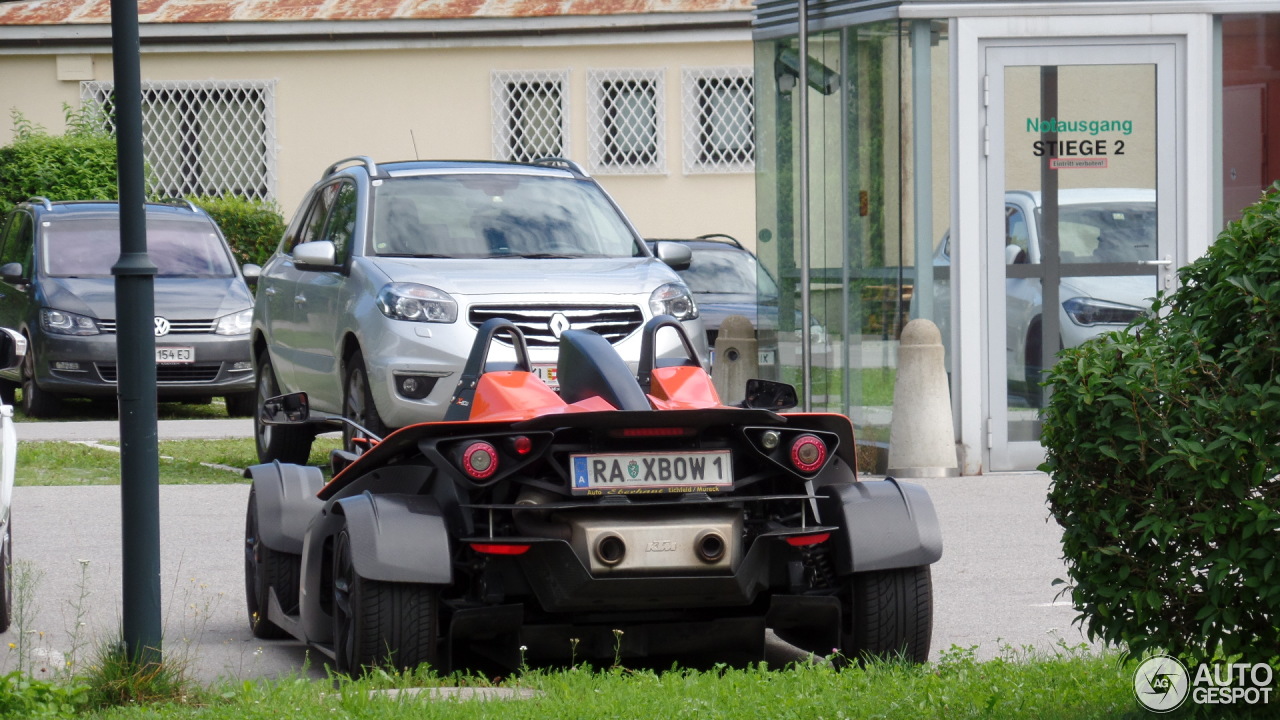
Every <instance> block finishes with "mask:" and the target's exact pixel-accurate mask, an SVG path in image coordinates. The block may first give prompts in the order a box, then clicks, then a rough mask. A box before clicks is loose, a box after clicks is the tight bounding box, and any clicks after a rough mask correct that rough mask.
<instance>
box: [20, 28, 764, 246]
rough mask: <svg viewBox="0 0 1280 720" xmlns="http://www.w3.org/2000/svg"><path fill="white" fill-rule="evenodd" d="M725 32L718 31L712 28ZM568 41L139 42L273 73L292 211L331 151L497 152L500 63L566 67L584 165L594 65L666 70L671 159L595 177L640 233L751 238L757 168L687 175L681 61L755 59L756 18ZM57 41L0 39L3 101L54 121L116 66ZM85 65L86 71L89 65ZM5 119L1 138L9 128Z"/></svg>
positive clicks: (376, 154) (280, 175) (255, 73)
mask: <svg viewBox="0 0 1280 720" xmlns="http://www.w3.org/2000/svg"><path fill="white" fill-rule="evenodd" d="M717 37H722V36H717ZM578 42H580V43H582V44H576V45H572V46H560V47H502V46H491V47H432V48H388V49H370V50H325V51H316V52H287V51H276V52H271V51H259V50H254V51H236V52H211V51H207V50H206V51H198V52H196V51H191V52H188V51H184V52H154V51H148V50H147V48H146V47H145V46H144V48H143V54H142V78H143V80H144V81H166V80H169V81H176V80H185V81H203V80H240V81H243V80H274V81H275V82H276V96H275V108H276V116H277V119H276V133H277V137H278V143H279V146H278V152H277V156H276V163H277V180H278V182H277V186H276V188H275V193H276V197H277V198H278V201H279V204H280V207H281V209H282V211H283V212H284V213H285V215H286V216H289V215H291V214H292V213H293V211H294V210H295V209H296V207H297V206H298V204H299V202H300V201H301V199H302V195H303V193H305V192H306V190H307V189H308V188H309V187H310V186H311V184H312V183H314V182H315V181H316V180H318V179H319V177H320V174H321V173H322V172H323V171H324V170H325V168H326V167H328V166H329V165H330V164H331V163H333V162H334V161H336V160H338V159H341V158H344V157H348V156H351V155H369V156H371V157H373V158H374V159H375V160H404V159H412V158H414V157H415V156H417V157H421V158H423V159H429V158H430V159H491V158H493V157H494V155H493V139H492V138H493V109H492V105H493V102H492V97H491V93H492V90H491V75H492V71H494V70H504V71H525V70H568V71H569V108H570V117H569V131H568V134H569V147H570V149H571V152H570V157H571V159H574V160H576V161H578V162H579V163H580V164H582V165H583V166H584V167H586V166H587V162H586V161H587V148H588V118H587V113H588V110H587V72H588V70H597V69H611V68H618V69H643V70H655V69H661V70H663V71H664V86H665V97H664V102H665V108H664V116H665V120H666V130H665V132H666V137H665V141H666V144H665V147H666V171H665V173H663V174H655V175H606V174H598V175H597V178H598V179H599V180H600V182H601V183H602V184H603V185H604V186H605V188H606V189H608V190H609V192H610V193H611V194H612V195H613V196H614V198H615V199H616V200H617V201H618V203H619V204H620V205H621V206H622V208H623V210H624V211H625V212H626V213H627V214H628V215H629V216H630V217H631V219H632V221H633V222H634V223H635V225H636V227H637V229H638V230H639V231H640V233H641V234H642V235H644V236H645V237H654V238H656V237H672V238H679V237H692V236H695V235H698V234H703V233H712V232H724V233H729V234H731V235H734V236H735V237H738V238H739V239H740V240H742V241H743V242H744V243H745V244H747V245H748V247H752V246H754V236H755V190H754V175H753V174H752V173H751V172H740V173H724V174H720V173H716V174H694V175H686V174H685V173H684V170H683V152H684V151H683V128H682V121H683V111H682V86H681V83H682V70H683V69H684V68H708V67H745V68H749V67H751V65H752V46H751V42H750V36H749V32H748V31H746V30H743V31H742V32H741V39H740V40H733V41H724V40H722V39H721V40H716V39H710V38H707V37H698V36H697V34H691V35H690V37H689V38H688V40H687V41H680V42H676V41H673V40H671V39H670V38H668V39H667V40H666V41H664V42H661V43H647V44H638V43H637V42H636V41H634V40H619V39H618V38H603V39H601V40H599V41H596V42H594V43H592V42H584V41H582V40H579V41H578ZM68 56H69V55H64V56H63V57H64V62H63V66H64V70H65V68H67V67H72V68H78V69H79V70H80V72H79V73H77V72H71V73H67V72H64V75H66V74H71V75H75V76H76V77H75V78H74V79H64V80H60V79H59V78H58V67H59V62H58V58H59V56H58V55H56V54H34V55H11V54H2V53H0V109H3V110H4V111H5V113H6V114H8V112H9V111H10V110H11V109H17V110H18V111H19V112H21V113H22V114H23V116H25V117H26V118H27V119H28V120H31V121H33V122H36V123H39V124H41V125H43V126H45V127H46V128H48V129H49V130H51V131H54V132H59V131H61V129H62V127H63V109H62V106H63V104H64V103H67V104H70V105H73V106H74V105H76V104H78V103H79V100H80V85H79V81H80V80H83V79H92V80H99V81H109V80H112V79H113V73H112V64H111V58H110V56H109V55H106V54H98V55H92V56H89V57H90V58H91V60H92V62H91V63H90V64H86V63H84V62H83V61H77V62H67V61H66V60H65V58H66V57H68ZM88 65H91V70H90V72H91V74H92V77H82V76H80V75H81V74H82V73H83V69H84V68H85V67H86V66H88ZM11 134H12V133H11V123H5V124H4V125H0V142H8V141H9V139H10V138H11Z"/></svg>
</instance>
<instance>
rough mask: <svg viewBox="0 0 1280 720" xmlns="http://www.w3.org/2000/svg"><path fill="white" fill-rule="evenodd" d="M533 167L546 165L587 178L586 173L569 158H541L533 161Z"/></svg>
mask: <svg viewBox="0 0 1280 720" xmlns="http://www.w3.org/2000/svg"><path fill="white" fill-rule="evenodd" d="M533 164H534V165H546V166H547V167H559V168H565V169H567V170H568V171H569V172H572V173H573V174H574V175H577V176H579V177H588V175H587V171H586V170H583V169H582V166H581V165H579V164H578V163H576V162H574V161H572V160H570V159H569V158H562V157H541V158H538V159H536V160H534V161H533Z"/></svg>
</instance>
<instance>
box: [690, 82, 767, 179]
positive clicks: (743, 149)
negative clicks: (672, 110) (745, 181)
mask: <svg viewBox="0 0 1280 720" xmlns="http://www.w3.org/2000/svg"><path fill="white" fill-rule="evenodd" d="M682 75H683V79H682V85H683V93H682V94H683V96H684V123H683V124H684V172H685V174H687V175H694V174H700V173H746V172H754V171H755V167H756V162H755V157H756V152H755V150H756V144H755V110H754V101H755V83H754V79H753V70H752V68H750V67H720V68H685V69H684V72H683V73H682ZM709 82H710V83H714V82H720V83H726V84H741V83H745V84H746V88H747V97H746V100H745V102H741V103H738V107H736V108H730V109H729V110H728V112H730V113H743V112H745V113H746V117H745V118H743V117H741V115H735V116H730V117H728V118H727V119H728V120H729V121H730V123H731V124H730V125H729V127H728V131H729V132H726V133H723V134H724V135H736V136H735V137H730V139H731V140H734V141H736V142H735V144H734V145H733V146H729V147H725V148H716V147H713V143H715V138H714V137H713V136H712V135H713V134H714V133H716V132H717V130H720V128H716V127H714V126H712V127H710V128H709V127H708V126H709V125H712V124H713V123H714V122H715V119H714V118H715V116H716V115H717V113H718V112H719V113H720V114H721V115H723V113H722V112H720V111H718V109H717V108H715V107H708V104H707V103H706V99H707V96H706V95H705V94H704V92H703V87H704V85H706V84H709Z"/></svg>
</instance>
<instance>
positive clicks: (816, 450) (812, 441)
mask: <svg viewBox="0 0 1280 720" xmlns="http://www.w3.org/2000/svg"><path fill="white" fill-rule="evenodd" d="M826 461H827V445H826V443H824V442H822V440H821V439H819V438H818V437H817V436H816V435H801V436H800V437H798V438H796V439H795V441H794V442H792V443H791V465H792V466H793V467H794V468H795V469H796V470H799V471H800V472H802V473H811V472H813V471H815V470H817V469H818V468H820V467H822V464H823V463H825V462H826Z"/></svg>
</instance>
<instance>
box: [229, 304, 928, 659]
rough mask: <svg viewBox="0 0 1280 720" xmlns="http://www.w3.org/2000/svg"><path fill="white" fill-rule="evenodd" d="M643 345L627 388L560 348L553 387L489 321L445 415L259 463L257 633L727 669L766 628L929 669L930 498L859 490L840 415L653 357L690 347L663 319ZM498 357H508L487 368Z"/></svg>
mask: <svg viewBox="0 0 1280 720" xmlns="http://www.w3.org/2000/svg"><path fill="white" fill-rule="evenodd" d="M643 332H645V333H646V337H645V338H644V347H645V348H647V350H642V357H641V363H640V370H639V372H638V375H637V374H636V373H633V372H632V371H630V370H629V369H628V366H627V365H626V363H625V362H623V361H622V360H621V358H619V357H618V355H617V354H616V353H615V352H614V351H613V350H612V348H611V347H610V346H609V344H608V343H607V342H604V341H603V340H602V339H601V338H600V337H599V336H597V335H595V334H594V333H591V332H589V331H574V330H568V331H566V332H564V333H563V335H562V336H561V338H560V342H561V345H560V357H559V375H560V378H559V379H560V387H559V390H558V392H557V391H553V390H551V389H550V388H548V386H547V385H545V384H543V382H542V381H541V380H539V379H538V378H537V376H535V375H534V374H533V373H532V372H531V371H530V370H531V368H529V367H528V363H527V355H522V352H521V350H522V347H523V341H522V338H521V336H520V332H519V329H518V328H516V327H515V326H514V325H512V324H511V323H509V322H506V321H502V320H492V321H489V323H486V324H485V326H484V327H482V328H481V332H480V334H479V336H478V337H477V340H476V344H475V347H474V348H473V350H472V353H471V356H470V361H469V362H468V364H467V368H466V370H464V372H463V377H462V379H461V382H460V383H459V390H458V392H457V393H456V394H455V396H454V399H453V402H452V405H451V407H450V409H449V412H448V414H447V415H446V417H445V419H444V420H443V421H440V422H431V423H422V424H417V425H410V426H408V427H404V428H401V429H399V430H396V431H394V432H392V433H391V434H390V435H388V436H387V437H386V438H383V439H381V440H380V441H378V442H376V443H375V444H373V445H372V446H371V447H370V448H369V449H368V450H366V451H365V452H363V454H360V455H359V456H351V455H348V454H345V453H342V452H336V453H335V456H336V457H335V463H334V465H335V467H336V468H340V469H339V470H338V471H337V472H336V474H334V475H333V477H332V479H331V480H329V481H328V482H325V481H324V478H323V473H322V471H321V469H320V468H317V467H310V466H300V465H289V464H282V463H271V464H266V465H258V466H255V467H253V468H251V469H250V470H249V474H250V475H251V477H252V481H253V487H252V491H251V493H250V500H249V508H248V517H247V522H246V544H245V547H246V550H245V552H246V555H245V569H246V591H247V592H246V594H247V601H248V611H249V620H250V624H251V627H252V628H253V630H254V632H255V634H256V635H258V636H259V637H293V638H296V639H298V640H301V641H303V642H306V643H309V644H311V645H312V646H314V647H316V648H318V649H320V650H322V651H324V652H325V653H327V654H329V655H331V656H332V657H333V658H334V659H335V661H336V664H337V666H338V669H339V670H342V671H348V672H357V671H360V670H361V669H363V668H367V667H370V666H376V665H391V666H395V667H412V666H415V665H418V664H420V663H423V662H427V663H431V664H433V665H434V666H436V667H437V668H439V669H441V670H449V669H454V668H487V667H495V666H496V667H504V666H505V667H508V668H510V667H515V666H517V665H519V664H520V663H521V662H548V663H567V662H576V661H582V660H592V659H614V658H624V659H625V658H640V657H645V658H652V659H655V660H657V661H662V662H667V661H672V660H674V661H677V662H686V661H687V662H695V661H697V662H701V661H705V660H711V661H721V660H726V661H734V660H739V659H751V658H756V657H759V656H760V655H761V653H762V652H763V649H764V642H765V631H766V628H770V629H772V630H773V631H774V632H775V633H776V634H777V636H778V637H780V638H781V639H782V640H784V641H786V642H790V643H792V644H794V645H796V646H798V647H800V648H801V649H804V650H809V651H812V652H815V653H818V654H821V655H827V654H830V653H831V651H832V649H833V648H835V649H838V650H839V653H840V656H841V657H845V658H849V659H853V658H858V657H861V656H864V655H883V656H892V655H901V654H905V655H906V656H908V657H911V658H914V659H916V660H919V661H923V660H925V659H926V658H927V656H928V652H929V643H930V635H931V631H932V584H931V580H930V576H929V566H930V565H931V564H932V563H933V562H935V561H937V560H938V559H939V557H941V553H942V542H941V537H940V534H939V529H938V523H937V519H936V515H935V513H934V510H933V505H932V503H931V502H930V500H929V497H928V495H927V494H926V492H925V491H924V489H923V488H921V487H920V486H918V485H913V484H910V483H903V482H898V481H896V480H893V479H878V480H870V481H860V480H859V478H858V477H857V471H856V468H857V462H856V457H855V452H856V448H855V444H854V435H853V426H852V424H851V422H850V421H849V419H848V418H847V417H845V416H842V415H837V414H827V413H790V412H781V411H779V409H778V408H774V409H766V408H761V407H729V406H725V405H723V404H721V402H720V400H719V397H718V395H717V393H716V391H715V388H714V387H713V385H712V383H711V379H710V377H709V376H708V374H707V373H706V372H705V371H704V370H703V369H702V367H701V366H700V365H699V364H698V361H697V359H696V358H697V355H696V354H695V353H693V352H692V351H691V352H689V353H688V356H687V357H684V358H657V357H655V356H654V353H653V352H652V348H654V347H656V344H655V343H654V341H653V338H654V336H655V335H656V334H657V333H659V332H675V333H680V334H681V335H683V329H682V328H681V327H680V325H679V323H678V322H675V321H674V320H673V319H671V318H664V317H658V318H655V319H654V320H652V321H650V323H649V324H648V325H647V326H646V327H645V328H644V330H643ZM495 343H500V344H504V345H510V346H511V347H513V348H514V349H515V351H516V352H515V356H516V358H517V360H516V362H515V363H514V365H512V364H510V363H507V364H506V365H498V364H496V363H490V362H488V361H487V357H488V353H489V349H490V346H491V345H493V344H495ZM685 345H686V347H689V344H688V342H687V339H685ZM767 389H768V390H770V391H772V390H775V389H776V388H767ZM788 390H789V388H788ZM790 392H791V396H792V397H794V391H790ZM785 394H786V393H782V395H785ZM761 395H762V396H764V397H765V400H766V402H772V398H773V396H774V393H773V392H764V393H761ZM304 415H305V413H304Z"/></svg>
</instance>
